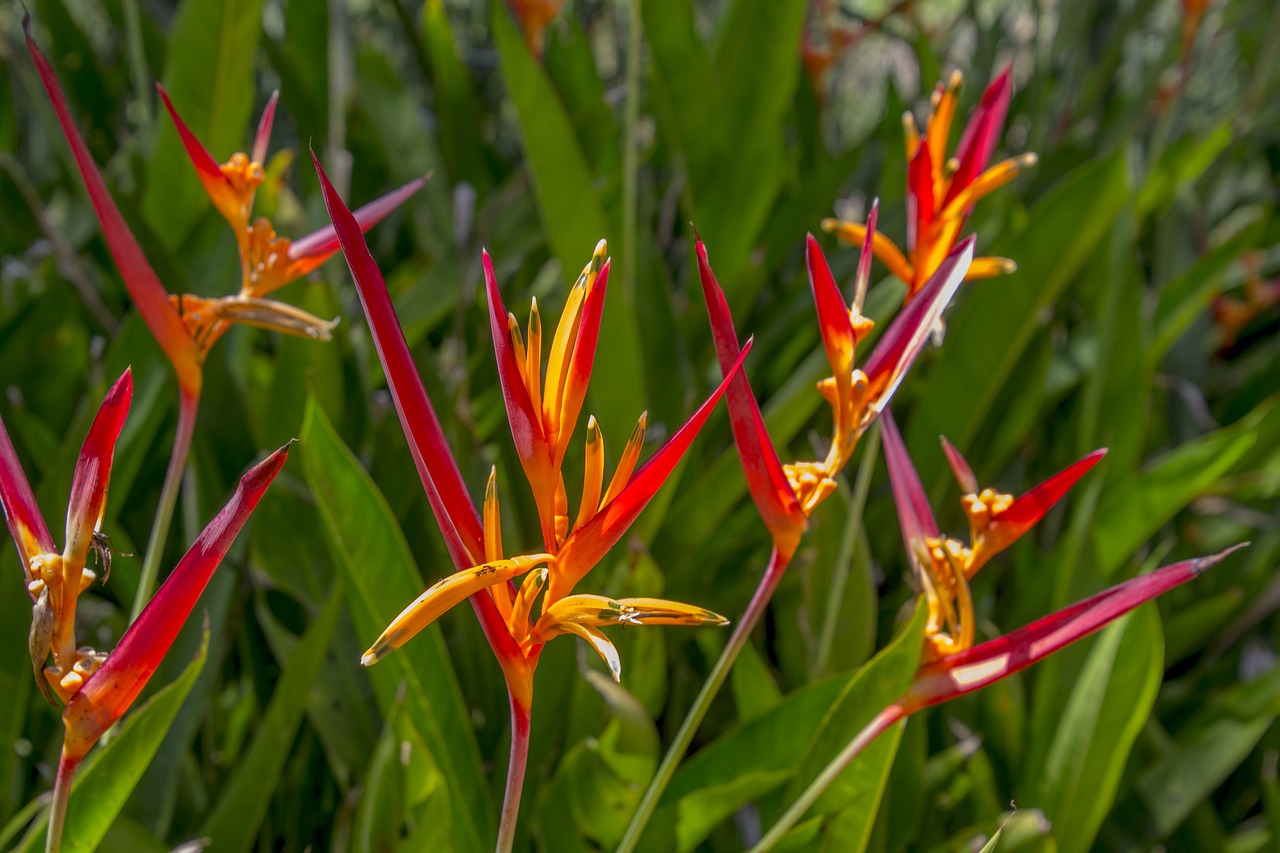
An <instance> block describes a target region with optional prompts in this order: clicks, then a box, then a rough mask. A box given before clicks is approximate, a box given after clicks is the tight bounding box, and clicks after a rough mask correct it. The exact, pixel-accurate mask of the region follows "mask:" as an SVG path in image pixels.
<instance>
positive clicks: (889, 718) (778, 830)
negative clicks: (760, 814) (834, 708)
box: [751, 702, 907, 853]
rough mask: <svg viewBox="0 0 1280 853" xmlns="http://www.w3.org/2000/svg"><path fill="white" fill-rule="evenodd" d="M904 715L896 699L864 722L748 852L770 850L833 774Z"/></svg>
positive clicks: (812, 801)
mask: <svg viewBox="0 0 1280 853" xmlns="http://www.w3.org/2000/svg"><path fill="white" fill-rule="evenodd" d="M906 716H907V715H906V712H905V711H903V708H902V706H901V705H899V704H898V703H896V702H895V703H894V704H892V705H890V706H889V707H888V708H885V709H884V710H883V711H881V712H880V713H879V714H876V716H875V718H874V719H872V721H871V722H869V723H867V725H866V726H865V727H864V728H863V729H862V731H860V732H858V736H857V737H855V738H854V739H853V740H851V741H849V744H848V745H847V746H846V747H845V748H844V749H842V750H841V751H840V754H839V755H837V756H836V757H835V758H834V759H832V761H831V763H830V764H828V765H827V766H826V767H824V768H823V770H822V772H821V773H819V774H818V778H816V779H814V780H813V782H811V783H810V784H809V787H807V788H805V789H804V793H803V794H801V795H800V797H799V799H797V800H796V801H795V802H794V803H792V804H791V806H790V807H789V808H788V809H787V810H786V812H784V813H783V815H782V817H780V818H779V819H778V822H777V823H775V824H774V825H773V828H772V829H770V830H769V831H768V832H767V833H765V836H764V838H761V839H760V842H759V843H758V844H756V846H755V847H752V848H751V853H765V851H767V850H772V849H773V847H774V845H775V844H777V843H778V842H779V841H781V840H782V839H783V838H784V837H785V836H786V834H787V833H788V832H790V831H791V827H793V826H795V825H796V823H797V822H799V820H800V818H802V817H804V816H805V814H806V813H808V811H809V809H810V808H812V807H813V804H814V803H816V802H817V801H818V797H821V796H822V792H823V791H825V790H827V787H828V786H829V785H830V784H831V783H832V782H834V781H835V779H836V777H837V776H839V775H840V774H841V773H843V772H844V770H845V768H846V767H848V766H849V765H850V764H851V763H852V762H853V759H855V758H857V757H858V754H859V753H860V752H862V750H864V749H866V748H867V746H868V745H869V744H870V743H871V742H872V741H873V740H875V739H876V738H878V737H879V736H880V735H881V734H882V733H884V732H885V731H887V730H888V729H889V728H890V727H891V726H893V725H894V724H895V723H897V722H898V721H899V720H903V719H905V718H906Z"/></svg>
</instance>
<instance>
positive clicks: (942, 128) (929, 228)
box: [822, 68, 1036, 299]
mask: <svg viewBox="0 0 1280 853" xmlns="http://www.w3.org/2000/svg"><path fill="white" fill-rule="evenodd" d="M963 79H964V78H963V77H962V75H961V74H960V72H959V71H956V72H953V73H952V75H951V78H950V80H948V82H947V84H946V85H945V86H944V85H943V84H941V83H939V84H938V86H937V88H936V89H935V90H934V92H933V97H932V99H931V101H930V104H931V107H932V112H931V114H930V116H929V121H928V123H927V124H926V125H925V133H924V134H923V135H921V134H920V132H919V130H918V129H917V127H916V123H915V119H914V118H913V117H912V115H911V113H909V112H908V113H906V114H905V115H904V116H903V118H902V122H903V127H904V130H905V134H906V148H907V162H908V168H907V251H906V253H905V254H904V253H903V252H902V251H901V250H900V249H899V248H898V247H897V246H896V245H894V243H893V241H892V240H890V239H889V238H888V237H885V236H884V235H883V234H876V235H875V239H874V249H875V255H876V257H877V258H879V259H880V261H881V263H883V264H884V265H885V266H887V267H888V268H889V271H890V272H891V273H893V274H894V275H895V276H897V277H898V278H900V279H901V280H902V281H903V283H905V284H906V285H907V298H908V299H911V298H912V297H914V296H915V295H916V294H917V293H918V292H919V291H920V290H922V289H923V288H924V284H925V282H927V281H928V280H929V278H930V276H932V275H933V274H934V271H935V270H937V269H938V265H939V264H940V263H942V261H943V259H944V258H946V257H947V255H948V254H949V253H950V252H951V251H952V249H953V247H954V246H955V245H956V241H957V240H958V239H959V236H960V231H961V229H963V228H964V224H965V221H966V220H967V219H968V218H969V213H970V212H971V211H972V210H973V206H974V204H976V203H977V202H978V200H979V199H981V198H982V197H983V196H986V195H988V194H990V193H991V192H993V191H994V190H996V189H998V188H999V187H1002V186H1004V185H1005V184H1007V183H1008V182H1009V181H1011V180H1013V179H1014V178H1015V177H1017V176H1018V175H1019V174H1020V173H1021V172H1022V171H1023V170H1025V169H1028V168H1030V167H1031V166H1034V165H1035V163H1036V155H1035V154H1033V153H1027V154H1021V155H1019V156H1017V157H1013V158H1010V159H1008V160H1005V161H1003V162H1001V163H998V164H996V165H995V166H992V167H991V168H990V169H988V168H987V163H988V162H989V161H990V160H991V155H992V153H994V151H995V147H996V143H997V142H998V140H999V138H1000V132H1001V130H1002V129H1003V127H1004V119H1005V114H1006V113H1007V112H1008V110H1009V99H1010V96H1011V95H1012V86H1011V84H1010V81H1009V69H1008V68H1005V70H1004V71H1002V72H1001V73H1000V74H998V75H997V76H996V79H995V80H993V81H992V82H991V85H990V86H988V87H987V90H986V92H984V93H983V96H982V101H981V103H979V105H978V108H977V110H975V111H974V114H973V116H972V117H971V118H970V119H969V123H968V124H967V125H966V126H965V129H964V133H963V134H961V136H960V144H959V145H958V146H957V147H956V153H955V155H954V156H953V157H951V158H948V157H947V155H946V147H947V140H948V137H949V136H950V132H951V121H952V118H954V116H955V110H956V103H957V96H958V94H959V91H960V85H961V83H962V82H963ZM822 227H823V229H824V230H826V231H830V232H834V233H835V234H836V236H837V237H839V238H840V239H841V240H843V241H844V242H846V243H851V244H854V245H861V244H862V243H863V242H864V240H865V238H866V234H867V233H868V231H869V230H874V229H868V227H867V226H865V225H860V224H858V223H855V222H847V221H844V220H838V219H826V220H823V222H822ZM1014 269H1016V265H1015V264H1014V263H1013V261H1011V260H1009V259H1007V258H974V260H973V263H972V264H971V265H970V267H969V270H968V272H967V273H966V276H965V277H966V278H967V279H970V280H972V279H978V278H990V277H992V276H996V275H1001V274H1004V273H1009V272H1012V271H1013V270H1014Z"/></svg>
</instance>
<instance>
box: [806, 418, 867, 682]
mask: <svg viewBox="0 0 1280 853" xmlns="http://www.w3.org/2000/svg"><path fill="white" fill-rule="evenodd" d="M865 442H866V445H867V449H866V450H865V451H863V454H862V462H860V463H859V465H858V476H857V478H855V479H854V481H853V497H852V498H851V499H850V501H849V513H848V515H847V516H846V517H845V522H844V535H843V537H842V538H841V539H840V552H839V554H837V556H836V565H835V571H834V573H833V575H832V577H831V589H830V590H829V591H828V596H827V612H826V615H825V616H824V617H823V620H822V633H821V634H820V635H819V638H818V651H817V654H816V655H815V657H814V662H813V670H814V672H813V675H814V677H815V678H821V677H822V676H824V675H826V674H827V664H828V663H829V662H830V660H831V646H832V644H834V643H835V638H836V623H837V622H838V621H840V605H841V604H842V603H843V602H844V589H845V586H846V585H847V584H848V582H849V570H850V568H851V567H852V566H853V559H854V552H855V550H857V543H858V538H859V537H860V536H862V535H863V534H864V531H863V529H862V512H863V510H864V509H865V508H866V506H867V493H868V492H869V491H870V489H871V473H872V472H873V471H874V470H875V467H876V456H878V455H879V454H878V451H879V450H880V422H879V421H876V422H875V423H874V424H873V425H872V426H871V430H870V432H869V434H868V435H867V437H866V439H865Z"/></svg>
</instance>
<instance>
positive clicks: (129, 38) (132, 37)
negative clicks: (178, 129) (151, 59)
mask: <svg viewBox="0 0 1280 853" xmlns="http://www.w3.org/2000/svg"><path fill="white" fill-rule="evenodd" d="M124 41H125V49H126V50H127V51H128V53H129V71H130V72H131V74H132V76H133V88H134V89H136V90H137V92H136V93H135V94H136V95H137V98H138V109H139V110H140V111H141V112H140V113H139V116H140V117H141V119H142V120H141V121H140V122H139V124H140V125H141V126H142V127H150V125H151V96H152V91H151V85H150V83H149V82H148V81H149V80H150V79H151V72H150V71H148V70H147V56H146V53H145V52H144V51H143V49H142V20H141V18H139V17H138V0H124Z"/></svg>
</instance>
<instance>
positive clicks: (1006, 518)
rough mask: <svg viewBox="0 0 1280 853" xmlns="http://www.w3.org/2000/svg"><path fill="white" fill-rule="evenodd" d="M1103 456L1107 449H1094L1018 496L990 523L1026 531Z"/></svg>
mask: <svg viewBox="0 0 1280 853" xmlns="http://www.w3.org/2000/svg"><path fill="white" fill-rule="evenodd" d="M1106 455H1107V449H1106V448H1105V447H1104V448H1102V449H1101V450H1095V451H1093V452H1092V453H1090V454H1089V455H1088V456H1086V457H1084V458H1083V459H1080V460H1077V461H1076V462H1073V463H1072V464H1071V465H1068V466H1067V467H1066V468H1064V469H1063V470H1061V471H1059V472H1058V473H1057V474H1054V475H1053V476H1052V477H1050V478H1049V479H1047V480H1045V481H1044V482H1043V483H1040V484H1039V485H1038V486H1035V487H1034V488H1032V489H1031V490H1029V491H1028V492H1026V494H1023V495H1020V496H1019V497H1018V498H1017V499H1016V500H1015V501H1014V502H1013V505H1012V506H1010V507H1009V508H1008V509H1006V510H1005V511H1004V512H1002V513H1000V514H998V515H996V516H995V517H994V518H992V520H991V523H992V524H1009V525H1013V526H1014V527H1015V528H1019V529H1026V528H1028V527H1031V526H1032V525H1034V524H1035V523H1036V522H1038V521H1039V520H1040V519H1042V518H1044V515H1045V513H1047V512H1048V511H1049V510H1050V509H1051V508H1052V507H1053V505H1054V504H1056V503H1057V502H1058V501H1059V500H1061V499H1062V496H1063V495H1065V494H1066V493H1067V492H1068V491H1070V489H1071V487H1072V486H1074V485H1075V484H1076V482H1077V481H1078V480H1079V479H1080V478H1081V477H1083V476H1084V475H1085V473H1086V472H1088V471H1089V469H1091V468H1092V467H1093V466H1094V465H1097V464H1098V463H1099V462H1101V461H1102V457H1104V456H1106Z"/></svg>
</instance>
